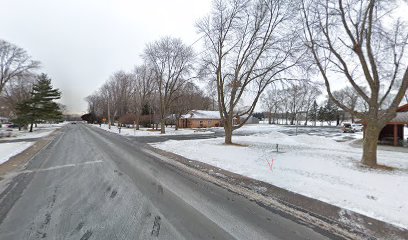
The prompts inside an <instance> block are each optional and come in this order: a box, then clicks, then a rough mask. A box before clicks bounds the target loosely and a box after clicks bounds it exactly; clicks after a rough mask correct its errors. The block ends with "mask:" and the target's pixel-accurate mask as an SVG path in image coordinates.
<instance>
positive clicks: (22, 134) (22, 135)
mask: <svg viewBox="0 0 408 240" xmlns="http://www.w3.org/2000/svg"><path fill="white" fill-rule="evenodd" d="M65 124H67V122H64V123H59V124H38V125H37V127H35V128H33V132H29V131H28V130H21V131H19V130H18V129H17V128H13V129H12V130H13V132H12V136H11V137H9V138H1V139H0V140H12V139H29V138H40V137H44V136H47V135H48V134H50V133H51V132H52V131H54V130H55V129H58V128H61V127H62V126H63V125H65ZM5 128H6V126H5V127H4V128H3V129H5Z"/></svg>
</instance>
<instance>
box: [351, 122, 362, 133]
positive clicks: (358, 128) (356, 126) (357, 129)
mask: <svg viewBox="0 0 408 240" xmlns="http://www.w3.org/2000/svg"><path fill="white" fill-rule="evenodd" d="M351 129H353V131H354V132H361V131H363V124H358V123H353V124H351Z"/></svg>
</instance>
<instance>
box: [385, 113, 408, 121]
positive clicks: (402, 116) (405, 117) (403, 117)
mask: <svg viewBox="0 0 408 240" xmlns="http://www.w3.org/2000/svg"><path fill="white" fill-rule="evenodd" d="M388 123H403V124H408V112H397V116H395V118H393V119H392V120H391V121H389V122H388Z"/></svg>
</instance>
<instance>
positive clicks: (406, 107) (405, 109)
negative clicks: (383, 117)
mask: <svg viewBox="0 0 408 240" xmlns="http://www.w3.org/2000/svg"><path fill="white" fill-rule="evenodd" d="M397 112H408V104H405V105H402V106H400V107H399V108H398V109H397Z"/></svg>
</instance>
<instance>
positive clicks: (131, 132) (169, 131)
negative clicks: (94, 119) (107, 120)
mask: <svg viewBox="0 0 408 240" xmlns="http://www.w3.org/2000/svg"><path fill="white" fill-rule="evenodd" d="M93 126H96V127H98V128H101V129H103V130H105V131H109V132H113V133H117V134H119V129H118V127H117V126H111V129H109V127H108V125H107V124H102V125H101V127H100V126H99V124H94V125H93ZM212 133H214V132H211V131H210V130H207V129H202V130H194V129H185V128H182V129H179V130H175V129H174V127H167V128H166V133H165V135H187V134H212ZM120 135H123V136H140V137H141V136H160V135H162V134H161V133H160V130H158V131H156V130H154V131H152V129H151V128H140V129H139V130H135V129H134V128H124V127H122V128H121V130H120Z"/></svg>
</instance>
